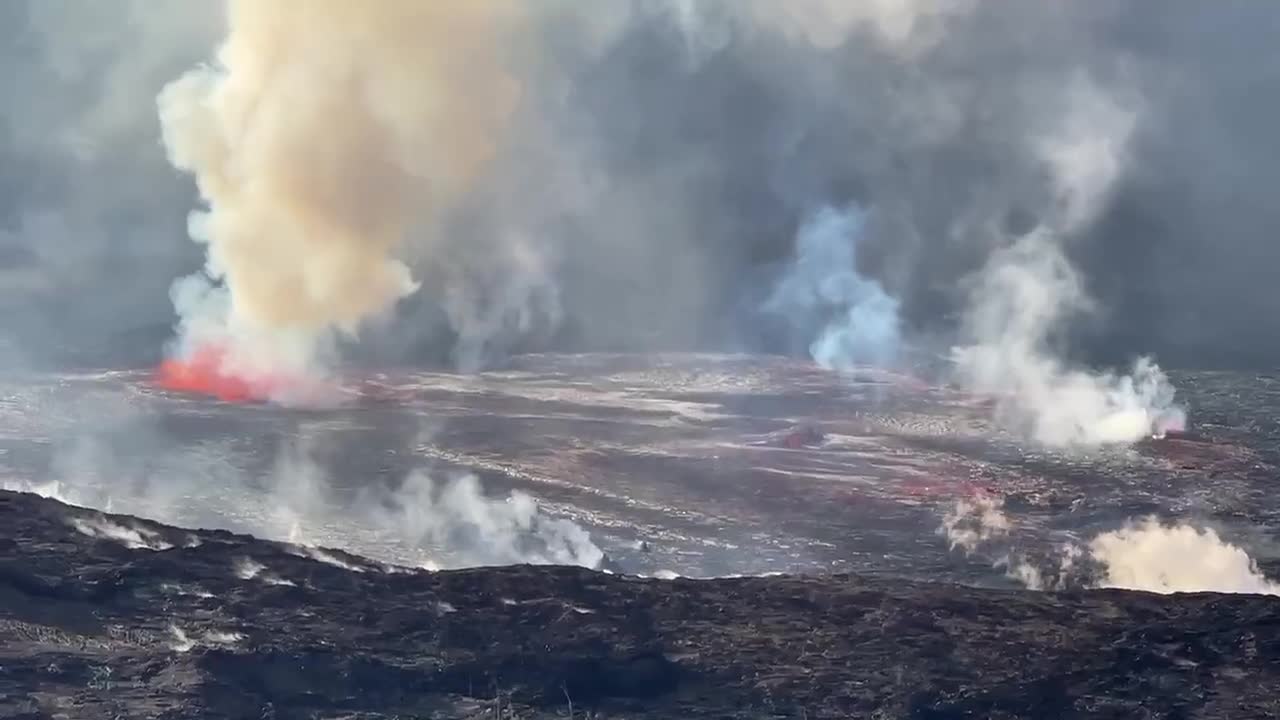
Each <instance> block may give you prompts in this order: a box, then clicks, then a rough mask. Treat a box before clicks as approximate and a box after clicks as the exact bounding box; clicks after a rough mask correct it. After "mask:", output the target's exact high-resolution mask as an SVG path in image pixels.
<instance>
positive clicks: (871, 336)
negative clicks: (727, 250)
mask: <svg viewBox="0 0 1280 720" xmlns="http://www.w3.org/2000/svg"><path fill="white" fill-rule="evenodd" d="M865 219H866V214H865V212H864V211H863V210H862V209H860V208H858V207H856V206H850V207H848V208H845V209H836V208H831V207H824V208H822V209H820V210H818V211H817V212H815V213H813V214H812V215H810V216H809V217H808V218H807V219H806V221H805V222H804V224H803V225H802V226H801V227H800V231H799V233H798V234H797V235H796V246H795V254H794V257H793V258H792V259H791V262H790V264H789V266H788V267H787V269H786V271H785V272H784V273H783V275H782V277H781V279H780V280H779V281H778V284H777V286H776V287H775V288H774V290H773V293H772V295H771V296H770V297H769V299H768V300H767V301H766V302H765V306H764V310H765V311H766V312H768V313H771V314H776V315H780V316H782V317H784V318H785V319H786V320H787V321H788V322H789V323H791V324H792V326H793V327H797V328H802V329H805V330H804V331H805V332H811V333H812V340H810V341H809V354H810V356H811V357H812V358H813V360H814V361H815V362H817V363H818V364H819V365H821V366H822V367H824V368H827V369H830V370H850V369H852V368H853V367H855V366H857V365H885V364H887V363H890V362H892V361H893V360H894V359H895V357H896V356H897V353H898V350H899V345H900V343H901V330H900V323H899V317H898V301H897V300H896V299H895V298H893V297H891V296H890V295H889V294H888V293H886V292H885V290H884V287H882V286H881V285H880V283H879V282H878V281H876V280H875V279H873V278H869V277H866V276H864V275H862V274H861V273H860V272H859V271H858V258H857V243H858V238H859V237H860V235H861V233H862V228H863V225H864V222H865Z"/></svg>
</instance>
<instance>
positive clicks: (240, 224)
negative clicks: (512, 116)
mask: <svg viewBox="0 0 1280 720" xmlns="http://www.w3.org/2000/svg"><path fill="white" fill-rule="evenodd" d="M514 7H515V6H514V4H511V3H507V2H505V1H497V2H490V1H487V2H463V1H451V0H445V1H441V2H419V1H418V0H378V2H368V3H365V2H349V1H347V0H273V1H272V2H260V1H259V0H230V1H229V2H228V4H227V12H228V15H227V19H228V26H229V34H228V36H227V38H226V41H225V43H224V44H223V46H222V47H221V49H220V51H219V53H218V63H217V65H216V66H215V67H208V68H203V67H202V68H199V69H196V70H193V71H191V72H189V73H187V74H186V75H185V76H183V77H182V78H181V79H179V80H177V81H175V82H173V83H172V84H170V85H169V86H168V87H166V88H165V89H164V91H163V93H162V94H161V95H160V97H159V109H160V115H161V123H162V129H163V134H164V143H165V147H166V148H167V150H168V153H169V158H170V160H171V162H172V163H173V165H174V166H175V167H177V168H179V169H182V170H185V171H188V172H191V173H192V174H193V175H195V177H196V180H197V182H198V185H199V189H200V193H201V195H202V196H203V198H204V199H205V201H206V202H207V203H208V210H207V211H201V212H196V213H193V214H192V217H191V222H190V227H191V235H192V237H193V238H194V239H195V240H196V241H197V242H201V243H205V244H207V246H208V257H207V260H208V262H207V266H206V268H205V271H204V272H203V273H201V274H198V275H196V276H193V277H189V278H186V279H184V280H182V281H180V282H178V283H177V284H175V286H174V290H173V300H174V304H175V306H176V309H177V311H178V314H179V315H180V318H181V320H180V327H179V342H178V343H177V347H176V349H175V353H176V355H177V358H175V359H174V360H173V361H171V362H170V363H169V364H168V365H166V366H165V368H164V379H166V380H167V381H169V382H170V384H172V385H176V386H179V387H181V388H183V389H201V388H202V387H203V388H204V389H206V390H208V391H211V392H215V393H217V394H221V395H223V396H225V397H228V398H240V397H244V396H250V397H264V396H265V397H276V396H278V395H287V394H289V393H291V392H294V391H296V390H297V389H298V388H297V387H293V385H294V382H293V380H292V378H297V377H306V376H309V375H312V374H313V373H315V372H316V370H317V369H318V363H319V361H321V360H322V359H323V354H324V350H325V347H326V344H327V343H329V342H330V341H332V340H333V339H334V337H335V336H336V335H354V334H355V333H356V332H357V330H358V329H359V327H360V325H361V323H362V322H363V321H365V320H367V319H369V318H370V317H373V316H375V315H377V314H379V313H381V312H383V311H386V310H387V309H388V308H390V307H391V306H392V305H393V304H394V303H395V302H396V301H397V300H398V299H400V298H402V297H404V296H405V295H407V294H409V293H410V292H412V291H414V290H415V288H416V287H417V285H416V283H415V281H414V280H413V279H412V277H411V275H410V271H409V269H408V268H407V267H406V265H404V264H403V263H402V262H400V261H399V260H397V259H396V257H395V252H396V250H397V248H398V246H399V245H400V243H401V242H402V240H403V239H404V238H405V236H406V234H407V233H408V232H410V231H411V230H412V229H413V228H414V227H416V226H418V225H419V224H420V223H423V222H424V221H425V220H427V219H429V218H430V216H431V213H432V211H434V210H438V209H440V208H443V207H447V206H448V205H449V204H450V203H451V202H453V201H455V200H456V199H457V198H458V197H459V195H460V194H461V193H462V191H464V190H465V189H466V188H467V187H468V184H469V183H470V181H471V180H472V179H473V177H474V176H475V175H476V173H477V172H478V170H479V168H480V167H481V166H482V165H483V164H485V163H486V161H487V160H488V159H489V158H490V156H491V155H492V153H493V152H494V149H495V147H494V146H495V141H496V139H497V138H498V136H499V134H500V133H501V131H502V129H503V127H504V124H505V122H506V119H507V116H508V115H509V113H510V112H511V110H512V109H513V107H514V104H515V102H516V100H517V97H518V92H519V87H518V85H517V84H516V83H515V81H514V80H513V79H512V78H510V77H509V76H508V75H507V73H506V72H505V70H504V68H503V66H502V58H501V54H500V50H501V48H502V46H503V39H502V38H503V36H504V32H505V31H506V29H507V28H508V27H509V23H510V22H511V21H512V20H513V18H514V15H515V10H514Z"/></svg>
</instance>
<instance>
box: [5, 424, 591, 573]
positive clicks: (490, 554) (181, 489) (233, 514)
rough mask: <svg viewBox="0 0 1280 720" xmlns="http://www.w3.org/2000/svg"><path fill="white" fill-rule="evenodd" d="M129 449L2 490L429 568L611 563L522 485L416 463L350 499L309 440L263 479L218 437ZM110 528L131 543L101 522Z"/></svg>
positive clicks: (93, 445) (77, 458)
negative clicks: (448, 473) (436, 474)
mask: <svg viewBox="0 0 1280 720" xmlns="http://www.w3.org/2000/svg"><path fill="white" fill-rule="evenodd" d="M132 441H133V442H136V438H133V439H132ZM126 442H130V440H126ZM129 450H130V451H129V452H126V451H125V448H123V447H121V448H116V447H113V446H112V445H111V444H110V443H106V442H82V443H79V444H78V445H77V446H76V448H75V452H74V453H69V454H67V455H66V456H65V457H64V458H63V460H62V461H61V462H60V463H59V466H58V477H57V478H56V479H55V480H52V481H50V482H45V483H33V482H24V481H15V480H3V481H0V488H3V489H5V490H12V491H17V492H30V493H35V494H38V495H41V496H44V497H49V498H53V499H56V500H59V501H61V502H65V503H67V504H71V505H77V506H81V507H87V508H91V509H95V510H101V511H104V512H111V513H119V514H127V515H134V516H138V517H145V518H147V519H150V520H155V521H157V522H162V523H167V524H170V525H175V526H178V527H203V528H217V529H224V530H229V531H232V532H238V533H247V534H250V535H253V536H255V537H259V538H262V539H266V540H274V541H279V542H290V543H297V544H300V545H303V546H304V547H303V548H301V549H300V552H301V554H304V555H308V556H311V557H317V559H323V558H319V557H318V556H317V555H316V553H314V552H313V551H312V548H311V547H310V546H327V547H337V548H341V549H343V550H346V551H348V552H350V553H353V554H356V555H362V556H366V557H369V558H371V559H375V560H379V561H382V562H390V563H396V564H400V565H411V566H419V567H427V568H430V569H437V568H458V567H469V566H475V565H501V564H510V563H529V564H561V565H581V566H584V567H591V568H596V567H599V566H600V565H601V563H602V562H603V560H604V552H603V551H602V550H601V549H600V548H599V547H598V546H597V545H596V544H595V542H593V541H592V539H591V537H590V534H589V533H588V532H587V530H585V529H584V528H582V527H581V526H579V525H578V524H576V523H574V522H573V521H571V520H568V519H563V518H557V517H555V516H552V515H550V514H548V513H547V512H546V511H545V510H544V508H542V507H541V506H540V505H539V503H538V502H537V501H536V500H535V499H534V498H533V497H531V496H530V495H528V494H525V493H522V492H519V491H512V492H510V493H507V494H506V495H498V496H490V495H487V494H486V493H485V491H484V488H483V486H482V485H481V483H480V481H479V479H478V478H476V477H475V476H474V475H458V476H456V477H448V478H432V477H431V476H430V475H428V474H427V472H425V471H422V470H418V471H414V472H411V473H409V475H408V477H407V478H406V479H405V480H404V481H403V482H402V483H400V484H399V485H381V484H371V485H364V484H362V483H358V482H357V483H350V484H349V485H348V487H351V486H360V487H362V488H363V489H362V490H361V491H359V492H356V493H354V496H353V497H343V488H342V487H341V485H340V483H338V482H337V481H336V480H335V479H334V478H333V477H332V474H331V472H330V471H329V470H328V469H327V468H325V467H323V466H322V465H321V463H320V462H319V461H318V459H317V458H316V452H315V451H314V449H313V446H312V443H309V442H302V443H298V444H294V445H289V446H287V447H285V448H283V449H282V451H281V453H280V455H279V456H278V457H277V459H276V462H275V464H274V466H273V467H272V468H271V469H270V470H269V471H268V472H267V473H266V474H265V477H259V476H257V475H256V474H255V473H252V472H251V471H248V470H246V469H244V468H241V467H238V466H236V465H235V464H234V463H233V461H232V460H231V459H230V458H231V454H232V450H233V449H232V448H229V447H225V446H220V445H218V444H216V443H212V444H209V445H204V446H192V447H187V448H166V449H163V450H159V451H158V452H157V451H154V450H152V451H147V450H146V449H144V448H129ZM139 455H144V456H145V459H144V460H137V459H136V457H137V456H139ZM80 530H81V531H82V532H90V531H91V530H92V529H86V528H80ZM105 533H114V534H113V535H112V537H113V538H114V539H118V540H121V541H130V540H135V538H132V536H129V537H125V535H123V534H121V532H119V531H116V530H110V529H102V528H99V529H98V534H100V535H102V534H105ZM145 539H146V538H143V540H145ZM138 542H141V540H139V541H138ZM326 561H327V560H326Z"/></svg>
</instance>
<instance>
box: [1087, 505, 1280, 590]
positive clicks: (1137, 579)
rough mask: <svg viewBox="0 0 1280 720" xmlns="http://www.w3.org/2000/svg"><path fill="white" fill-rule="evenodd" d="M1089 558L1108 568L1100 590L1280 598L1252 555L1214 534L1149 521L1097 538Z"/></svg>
mask: <svg viewBox="0 0 1280 720" xmlns="http://www.w3.org/2000/svg"><path fill="white" fill-rule="evenodd" d="M1089 552H1090V554H1091V555H1092V556H1093V558H1094V559H1095V560H1097V561H1098V562H1099V563H1101V564H1102V565H1103V566H1104V567H1105V568H1106V575H1105V576H1104V577H1103V578H1102V580H1101V581H1100V583H1099V586H1100V587H1107V588H1123V589H1126V590H1145V591H1148V592H1156V593H1166V594H1167V593H1175V592H1203V591H1212V592H1225V593H1253V594H1260V595H1280V583H1276V582H1272V581H1271V580H1268V579H1267V578H1266V577H1265V576H1263V575H1262V573H1261V572H1259V570H1258V564H1257V562H1256V561H1255V560H1254V559H1253V558H1251V557H1249V554H1248V553H1246V552H1245V551H1244V550H1243V549H1241V548H1240V547H1237V546H1236V545H1232V544H1231V543H1228V542H1225V541H1224V540H1223V539H1222V538H1221V537H1219V536H1218V533H1216V532H1215V531H1214V530H1213V529H1212V528H1205V529H1199V528H1196V527H1194V526H1192V525H1188V524H1179V525H1163V524H1161V523H1160V522H1158V521H1157V520H1156V519H1155V518H1145V519H1143V520H1142V521H1140V522H1137V523H1132V524H1130V525H1128V526H1126V527H1124V528H1121V529H1119V530H1115V531H1112V532H1108V533H1103V534H1101V535H1099V536H1097V537H1096V538H1094V539H1093V540H1092V541H1090V542H1089Z"/></svg>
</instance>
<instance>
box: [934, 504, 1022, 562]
mask: <svg viewBox="0 0 1280 720" xmlns="http://www.w3.org/2000/svg"><path fill="white" fill-rule="evenodd" d="M1003 505H1004V501H1003V500H1000V499H996V498H993V497H990V496H988V495H980V496H978V497H975V498H973V499H972V500H959V501H957V502H956V505H955V508H954V509H952V510H951V512H949V513H947V514H946V515H944V516H943V518H942V525H941V527H939V528H938V534H939V535H942V536H944V537H946V538H947V541H948V542H949V543H950V547H951V549H952V550H955V549H956V548H960V549H962V550H964V552H965V554H967V555H971V554H973V553H974V552H977V550H978V547H979V546H980V545H982V544H984V543H986V542H989V541H991V540H993V539H995V538H1000V537H1004V536H1006V535H1008V534H1009V529H1010V527H1011V524H1010V522H1009V517H1008V516H1007V515H1005V513H1004V509H1003Z"/></svg>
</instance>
